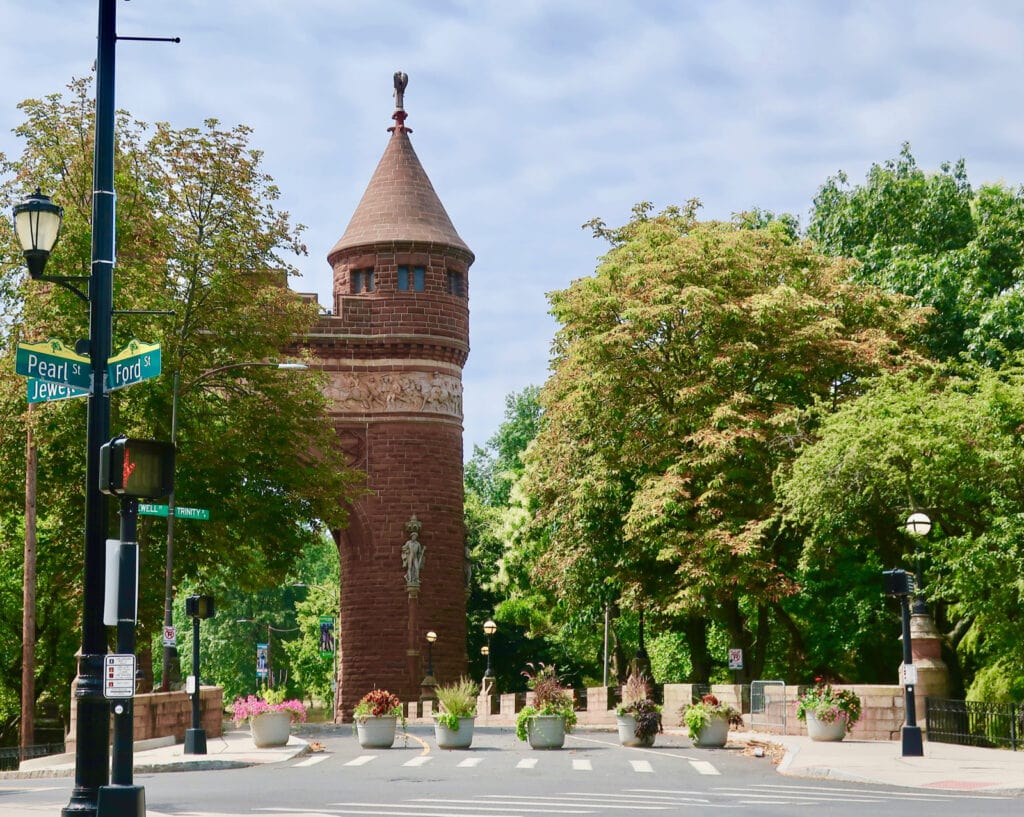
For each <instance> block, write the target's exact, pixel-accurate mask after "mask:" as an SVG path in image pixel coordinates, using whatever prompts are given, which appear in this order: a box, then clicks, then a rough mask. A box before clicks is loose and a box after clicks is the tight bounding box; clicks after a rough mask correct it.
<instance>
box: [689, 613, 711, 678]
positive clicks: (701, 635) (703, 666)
mask: <svg viewBox="0 0 1024 817" xmlns="http://www.w3.org/2000/svg"><path fill="white" fill-rule="evenodd" d="M683 635H684V636H685V637H686V643H687V645H689V647H690V667H691V669H690V680H691V681H692V682H693V683H695V684H706V683H708V682H709V681H710V680H711V653H710V652H709V651H708V631H707V624H706V622H705V620H704V618H703V617H702V616H697V615H693V616H687V617H686V618H684V619H683Z"/></svg>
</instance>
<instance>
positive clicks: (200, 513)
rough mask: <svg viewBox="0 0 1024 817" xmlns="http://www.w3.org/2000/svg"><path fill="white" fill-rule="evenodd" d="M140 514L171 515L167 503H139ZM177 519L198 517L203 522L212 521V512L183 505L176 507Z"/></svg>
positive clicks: (175, 515) (175, 516) (175, 514)
mask: <svg viewBox="0 0 1024 817" xmlns="http://www.w3.org/2000/svg"><path fill="white" fill-rule="evenodd" d="M139 516H170V513H169V512H168V508H167V506H166V505H150V504H148V503H141V502H140V503H139ZM174 518H175V519H198V520H200V521H202V522H209V521H210V512H209V511H208V510H207V509H206V508H186V507H184V506H182V505H176V506H175V507H174Z"/></svg>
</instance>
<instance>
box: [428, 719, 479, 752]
mask: <svg viewBox="0 0 1024 817" xmlns="http://www.w3.org/2000/svg"><path fill="white" fill-rule="evenodd" d="M475 722H476V718H473V717H468V718H459V728H458V729H449V728H448V727H447V726H445V725H444V724H441V723H438V721H437V720H436V719H435V720H434V739H435V740H436V741H437V748H438V749H468V748H469V747H470V744H472V743H473V725H474V723H475Z"/></svg>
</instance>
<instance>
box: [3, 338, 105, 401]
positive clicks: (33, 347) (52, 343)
mask: <svg viewBox="0 0 1024 817" xmlns="http://www.w3.org/2000/svg"><path fill="white" fill-rule="evenodd" d="M14 371H15V372H16V373H17V374H21V375H25V376H26V377H37V378H39V379H40V380H46V381H48V382H50V383H60V384H62V385H65V386H74V387H75V388H78V389H86V390H88V388H89V386H90V385H91V383H90V381H91V378H92V367H91V365H90V361H89V358H87V357H84V356H82V355H79V354H76V353H75V352H73V351H71V350H70V349H68V348H67V347H66V346H65V345H64V344H63V343H61V342H60V341H59V340H54V339H50V340H47V341H43V342H41V343H19V344H18V348H17V352H16V353H15V359H14Z"/></svg>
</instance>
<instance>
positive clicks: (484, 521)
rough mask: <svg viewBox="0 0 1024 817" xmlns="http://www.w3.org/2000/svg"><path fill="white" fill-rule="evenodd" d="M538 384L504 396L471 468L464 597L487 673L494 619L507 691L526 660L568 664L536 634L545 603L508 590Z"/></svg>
mask: <svg viewBox="0 0 1024 817" xmlns="http://www.w3.org/2000/svg"><path fill="white" fill-rule="evenodd" d="M539 392H540V389H539V387H537V386H527V387H526V388H524V389H523V390H522V391H520V392H514V393H512V394H509V395H508V396H507V397H506V398H505V416H504V420H503V421H502V423H501V425H500V426H499V427H498V430H497V431H496V432H495V433H494V435H493V436H492V437H491V438H490V439H489V440H487V443H486V444H485V445H484V446H483V447H480V446H476V447H475V448H474V451H473V456H472V458H471V459H470V461H469V462H468V463H467V464H466V469H465V478H464V481H465V522H466V546H467V548H468V551H469V553H468V556H469V559H470V564H471V571H472V574H471V581H470V594H469V599H468V602H467V605H466V607H467V610H466V612H467V616H468V618H469V627H468V634H469V639H468V641H469V643H468V651H469V659H470V665H471V667H472V672H473V674H474V676H477V677H479V676H482V674H483V672H484V668H485V667H486V664H487V660H486V658H485V657H483V656H482V655H481V654H480V648H481V647H483V646H484V645H485V644H486V643H487V638H486V636H485V635H484V632H483V624H484V622H485V621H486V620H487V619H495V620H496V621H497V623H498V631H497V633H495V635H494V636H493V638H492V639H491V668H492V670H493V671H494V673H495V676H496V679H497V684H498V688H499V689H500V690H503V691H509V690H514V689H521V688H525V687H524V684H525V679H524V678H523V677H522V676H521V675H520V672H521V670H522V669H523V667H524V666H525V664H526V662H527V661H538V660H540V661H546V662H551V661H555V662H557V663H560V664H564V661H562V660H561V659H560V657H557V656H553V655H552V653H551V651H550V648H549V647H548V646H547V645H546V644H545V643H544V642H543V640H542V639H540V638H538V637H536V635H537V632H538V630H544V625H543V624H542V623H541V622H546V616H545V614H544V612H543V611H544V609H545V608H544V604H541V603H539V600H538V599H537V598H534V597H532V596H528V597H524V596H523V595H520V594H516V593H512V592H510V581H509V569H508V564H507V554H508V550H509V544H510V540H511V539H512V538H513V537H514V535H515V531H516V529H517V528H519V527H521V525H522V520H523V516H524V513H523V511H522V509H521V508H520V507H519V503H518V500H519V498H520V497H517V496H516V490H515V486H516V484H517V483H518V481H519V480H520V479H521V477H522V473H523V469H524V465H523V461H522V455H523V452H524V451H525V450H526V449H527V447H528V446H529V444H530V443H531V442H532V441H533V438H534V437H535V436H536V435H537V430H538V428H540V426H541V424H542V422H543V418H542V415H541V411H540V405H539V403H538V402H537V395H538V393H539Z"/></svg>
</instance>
